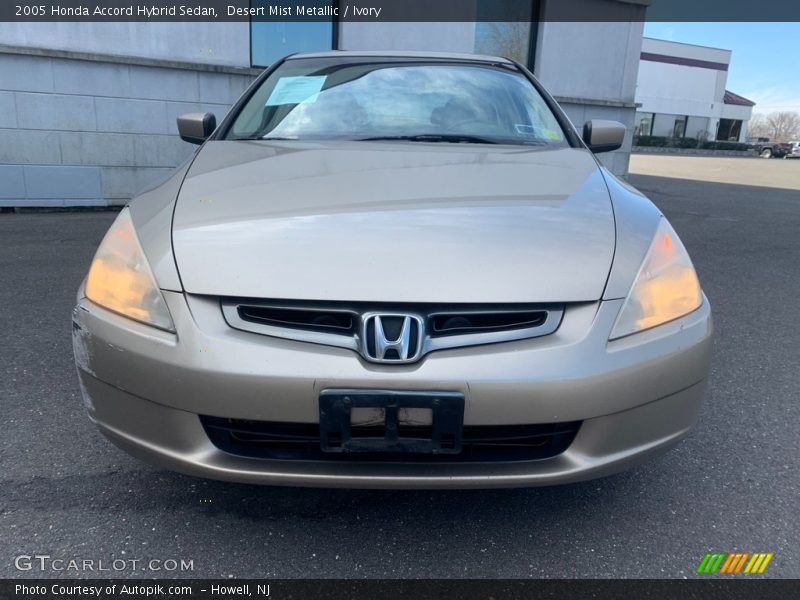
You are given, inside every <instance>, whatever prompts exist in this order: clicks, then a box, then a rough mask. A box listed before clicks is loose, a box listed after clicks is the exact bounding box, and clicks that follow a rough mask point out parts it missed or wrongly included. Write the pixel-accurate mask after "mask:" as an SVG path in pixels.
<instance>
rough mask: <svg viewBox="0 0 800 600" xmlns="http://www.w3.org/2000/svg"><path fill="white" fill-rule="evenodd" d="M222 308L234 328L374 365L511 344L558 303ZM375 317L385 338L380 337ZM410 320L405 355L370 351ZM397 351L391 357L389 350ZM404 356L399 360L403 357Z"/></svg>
mask: <svg viewBox="0 0 800 600" xmlns="http://www.w3.org/2000/svg"><path fill="white" fill-rule="evenodd" d="M220 303H221V307H222V313H223V315H224V317H225V320H226V321H227V323H228V325H230V326H231V327H233V328H234V329H239V330H241V331H248V332H251V333H258V334H261V335H267V336H271V337H279V338H284V339H290V340H297V341H301V342H310V343H313V344H322V345H326V346H338V347H340V348H347V349H349V350H354V351H356V352H359V353H361V355H362V356H363V357H364V358H366V359H367V360H369V361H372V362H386V363H391V362H395V363H403V362H413V361H415V360H418V359H420V358H422V356H424V355H426V354H428V353H430V352H435V351H437V350H445V349H448V348H462V347H465V346H478V345H482V344H496V343H500V342H512V341H518V340H524V339H529V338H535V337H541V336H545V335H550V334H551V333H553V332H555V331H556V330H557V329H558V326H559V325H560V324H561V318H562V317H563V315H564V310H565V305H563V304H546V305H543V304H525V305H520V304H510V305H497V304H448V305H442V304H397V305H394V304H391V305H389V304H385V303H384V304H379V303H374V304H373V303H345V302H329V303H325V302H314V301H291V300H258V299H246V298H222V299H221V300H220ZM376 317H379V318H380V320H381V323H382V327H383V330H384V334H385V335H380V336H378V335H377V334H376V330H375V321H374V320H373V319H375V318H376ZM406 319H411V327H410V329H411V331H410V332H409V336H408V343H407V344H406V345H405V347H404V353H403V357H400V356H399V354H397V351H396V350H391V349H390V350H388V351H387V352H386V353H384V354H383V355H382V356H377V355H376V349H375V347H374V346H375V344H376V341H377V339H379V338H380V339H381V340H382V341H383V340H385V341H387V342H388V341H395V340H397V339H399V336H400V332H401V329H402V327H403V324H404V323H405V322H406ZM393 352H394V353H395V354H397V356H395V354H393ZM401 358H402V360H401Z"/></svg>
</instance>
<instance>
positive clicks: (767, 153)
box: [761, 148, 772, 158]
mask: <svg viewBox="0 0 800 600" xmlns="http://www.w3.org/2000/svg"><path fill="white" fill-rule="evenodd" d="M761 158H772V149H771V148H764V149H763V150H762V151H761Z"/></svg>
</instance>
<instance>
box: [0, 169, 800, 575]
mask: <svg viewBox="0 0 800 600" xmlns="http://www.w3.org/2000/svg"><path fill="white" fill-rule="evenodd" d="M694 160H698V159H694ZM699 160H704V159H699ZM715 160H717V159H715ZM731 160H735V161H736V165H737V166H738V165H741V164H745V163H748V162H749V161H747V160H746V159H731ZM668 162H671V161H668ZM753 162H754V163H755V164H754V165H753V168H765V169H772V168H773V167H772V164H771V162H770V161H753ZM772 162H775V163H778V162H779V161H772ZM637 163H641V161H640V157H634V171H636V170H642V169H641V168H640V165H639V164H637ZM782 163H783V161H780V163H779V164H782ZM698 164H699V165H702V164H705V163H698ZM756 165H758V167H757V166H756ZM786 167H791V168H792V169H793V172H795V173H796V177H797V179H794V180H792V181H793V182H794V184H795V185H794V187H793V186H792V185H790V184H791V183H792V182H788V183H786V182H785V183H783V184H782V185H783V186H784V187H779V186H777V187H776V186H772V187H764V186H751V185H741V184H740V185H733V184H730V183H727V184H726V183H711V182H703V181H692V180H689V179H677V178H666V177H654V176H645V175H632V176H631V178H630V180H631V182H632V183H633V184H634V185H637V186H638V187H640V189H642V190H643V191H644V192H645V193H647V194H649V195H650V197H651V198H652V199H653V200H654V201H655V202H656V204H658V206H659V207H660V208H661V209H662V210H663V211H664V212H665V213H666V215H667V216H668V217H669V218H670V219H671V220H672V223H673V224H674V226H675V229H676V230H677V231H678V233H679V234H680V235H681V236H682V238H683V240H684V242H685V244H686V246H687V247H688V249H689V251H690V253H691V254H692V257H693V259H694V261H695V264H696V267H697V269H698V272H699V275H700V279H701V282H702V284H703V287H704V288H705V291H706V293H707V294H708V296H709V298H710V300H711V303H712V307H713V310H714V319H715V327H716V334H715V342H714V356H713V363H712V372H711V381H710V385H709V392H708V396H707V400H706V402H705V404H704V407H703V410H702V414H701V417H700V421H699V424H698V426H697V428H696V429H695V430H694V432H693V434H692V435H691V436H690V437H689V438H688V439H686V440H685V441H684V442H683V443H682V444H681V445H680V446H678V447H677V448H676V449H675V450H673V451H671V452H670V453H668V454H666V455H664V456H662V457H660V458H657V459H655V460H653V461H651V462H649V463H647V464H646V465H644V466H641V467H639V468H636V469H634V470H631V471H628V472H625V473H623V474H620V475H616V476H613V477H609V478H606V479H601V480H597V481H590V482H586V483H580V484H574V485H567V486H562V487H550V488H534V489H521V490H492V491H446V492H425V491H359V490H355V491H349V490H333V491H329V490H313V489H290V488H274V487H272V488H270V487H254V486H247V485H236V484H230V483H220V482H214V481H205V480H199V479H193V478H190V477H186V476H183V475H179V474H175V473H171V472H167V471H163V470H160V469H157V468H155V467H151V466H149V465H146V464H143V463H140V462H138V461H137V460H135V459H133V458H131V457H129V456H127V455H125V454H123V453H122V452H121V451H118V450H117V449H116V448H114V447H113V446H112V445H111V444H110V443H109V442H107V441H106V440H105V439H104V438H103V437H102V436H101V435H100V434H99V433H97V432H96V431H95V429H94V427H93V426H92V425H91V424H90V423H89V421H88V420H87V418H86V415H85V413H84V408H83V404H82V401H81V398H80V394H79V391H78V386H77V381H76V376H75V371H74V366H73V361H72V352H71V345H70V311H71V309H72V306H73V304H74V299H75V298H74V296H75V290H76V289H77V287H78V284H79V283H80V280H81V279H82V277H83V276H84V274H85V272H86V269H87V267H88V265H89V261H90V260H91V257H92V254H93V252H94V249H95V248H96V246H97V244H98V242H99V241H100V239H101V237H102V235H103V233H104V232H105V230H106V228H107V227H108V225H109V224H110V222H111V220H112V219H113V216H114V215H113V213H110V212H101V213H74V214H21V215H15V214H2V215H0V273H1V274H2V283H1V284H0V311H1V312H2V315H3V317H2V319H0V340H2V344H0V372H2V379H1V380H0V403H1V405H2V411H0V422H2V431H3V435H2V436H0V453H1V455H2V465H3V469H2V472H0V577H43V576H44V577H61V576H68V577H76V576H84V577H87V576H93V575H94V576H97V575H102V576H107V575H109V574H110V575H114V576H117V577H121V576H138V577H141V576H144V577H159V576H165V575H168V576H197V577H229V576H235V577H411V578H421V577H488V578H494V577H500V578H506V577H508V578H511V577H675V578H680V577H695V574H694V571H695V569H696V567H697V565H698V563H699V561H700V560H701V558H702V557H703V555H704V554H705V553H706V552H708V551H711V550H714V551H719V552H730V551H760V552H773V553H775V557H774V559H773V561H772V563H771V564H770V566H769V568H768V569H767V572H766V574H765V576H768V577H770V576H771V577H800V535H799V534H800V526H799V525H798V522H799V520H798V519H797V502H798V493H799V492H800V471H799V470H798V456H800V436H798V434H797V427H798V423H800V365H799V363H798V360H799V359H798V346H799V345H800V344H799V343H798V342H800V318H798V317H799V316H800V309H798V306H800V305H799V304H798V298H800V268H798V257H800V235H798V232H800V194H798V193H797V191H796V190H797V189H798V187H797V184H800V164H787V165H786ZM648 168H649V169H650V170H651V171H652V170H654V169H657V168H661V169H665V168H666V167H665V166H664V164H663V163H662V165H661V166H660V167H653V166H650V167H648ZM670 168H671V167H670ZM692 168H694V169H697V170H699V171H707V169H706V168H705V167H702V166H696V165H695V166H693V167H692ZM780 168H781V169H783V168H784V167H783V166H781V167H780ZM662 174H663V173H662ZM673 174H674V173H673ZM679 174H680V173H679ZM684 175H685V173H684ZM734 176H736V177H741V176H742V175H741V172H740V170H739V169H738V168H737V169H735V172H731V174H730V177H734ZM760 178H761V175H759V176H758V177H755V176H754V177H753V178H752V179H753V180H755V181H756V182H758V181H760ZM36 553H38V554H48V555H51V556H52V557H54V558H61V559H65V560H70V559H90V560H95V561H98V560H103V561H105V562H106V564H109V563H110V562H111V561H113V560H114V559H126V560H129V561H130V560H139V561H141V563H139V564H138V569H132V568H126V569H124V570H122V571H119V572H112V573H107V572H106V573H97V572H91V571H84V572H75V571H62V572H55V571H46V572H40V571H38V570H31V571H18V570H17V569H16V568H15V566H14V557H16V556H17V555H21V554H36ZM154 559H155V560H158V561H165V560H169V559H175V560H178V561H180V560H181V559H184V560H191V561H193V562H192V565H193V570H191V571H184V572H165V571H163V570H162V571H141V570H140V569H141V568H142V567H143V564H144V565H147V564H148V563H149V561H151V560H154ZM161 564H163V563H161Z"/></svg>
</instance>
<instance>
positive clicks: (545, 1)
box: [0, 0, 800, 23]
mask: <svg viewBox="0 0 800 600" xmlns="http://www.w3.org/2000/svg"><path fill="white" fill-rule="evenodd" d="M532 19H533V20H539V21H597V22H603V21H710V22H720V21H762V22H770V21H800V2H798V1H797V0H759V1H755V0H354V1H353V0H174V1H164V0H150V1H137V0H3V2H2V3H0V21H10V22H20V23H23V22H37V21H38V22H43V21H144V22H147V21H150V22H156V21H190V22H191V21H250V20H253V21H276V22H285V21H329V20H337V21H342V22H346V21H354V22H394V21H409V22H415V21H416V22H434V21H461V22H467V21H483V22H490V21H491V22H513V21H530V20H532Z"/></svg>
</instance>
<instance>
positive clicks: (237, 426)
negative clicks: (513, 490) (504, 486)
mask: <svg viewBox="0 0 800 600" xmlns="http://www.w3.org/2000/svg"><path fill="white" fill-rule="evenodd" d="M200 421H201V422H202V424H203V427H204V428H205V430H206V433H207V434H208V437H209V439H210V440H211V442H212V443H213V444H214V445H215V446H216V447H217V448H219V449H220V450H223V451H225V452H228V453H229V454H235V455H237V456H246V457H249V458H262V459H271V460H308V461H313V460H322V461H352V462H368V461H381V462H450V463H459V462H509V461H526V460H541V459H545V458H551V457H553V456H556V455H558V454H561V453H562V452H564V450H566V449H567V448H568V447H569V445H570V444H571V443H572V441H573V440H574V439H575V436H576V435H577V433H578V429H579V428H580V425H581V422H580V421H572V422H567V423H552V424H545V425H495V426H469V425H468V426H465V427H464V434H463V439H462V448H463V449H462V452H461V453H460V454H456V455H453V454H448V455H446V456H445V455H429V454H410V453H403V454H394V453H374V454H368V453H358V454H332V453H327V452H322V450H321V449H320V437H319V426H318V425H315V424H305V423H273V422H269V421H248V420H244V419H224V418H220V417H207V416H201V417H200Z"/></svg>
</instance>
